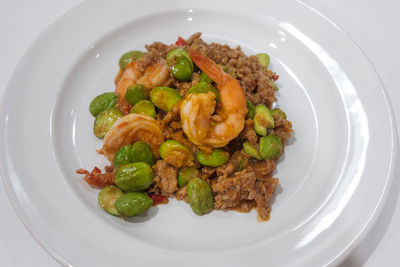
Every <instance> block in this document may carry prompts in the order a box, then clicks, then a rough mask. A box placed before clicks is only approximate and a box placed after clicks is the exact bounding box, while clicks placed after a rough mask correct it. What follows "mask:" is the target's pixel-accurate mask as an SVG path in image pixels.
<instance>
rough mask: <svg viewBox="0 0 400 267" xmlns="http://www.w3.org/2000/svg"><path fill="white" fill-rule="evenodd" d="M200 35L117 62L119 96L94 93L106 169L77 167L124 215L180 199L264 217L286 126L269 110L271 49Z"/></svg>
mask: <svg viewBox="0 0 400 267" xmlns="http://www.w3.org/2000/svg"><path fill="white" fill-rule="evenodd" d="M200 35H201V34H200V33H196V34H194V35H192V36H191V37H190V38H189V39H187V40H184V39H183V38H181V37H179V39H178V41H177V42H176V43H175V44H170V45H166V44H163V43H160V42H154V43H153V44H151V45H147V46H146V49H147V52H141V51H129V52H127V53H125V54H123V55H122V57H121V58H120V60H119V67H120V70H119V72H118V74H117V76H116V78H115V85H116V87H115V92H107V93H103V94H101V95H99V96H97V97H95V98H94V99H93V101H92V102H91V103H90V106H89V111H90V112H91V113H92V115H93V116H95V117H96V119H95V121H94V127H93V131H94V134H95V135H96V136H97V137H98V138H101V139H104V142H103V146H102V148H101V149H100V150H98V152H99V153H101V154H103V155H104V156H105V157H107V159H108V160H109V161H110V163H111V164H110V165H109V166H106V167H105V172H102V171H101V170H100V169H99V168H97V167H95V168H94V169H93V170H92V171H91V172H89V171H87V170H84V169H79V170H77V172H78V173H79V174H84V178H85V181H86V182H87V183H88V184H90V185H92V186H95V187H100V188H103V189H102V190H101V191H100V193H99V197H98V201H99V204H100V205H101V206H102V207H103V208H104V210H106V211H107V212H109V213H110V214H112V215H115V216H120V217H122V218H126V217H131V216H136V215H140V214H143V213H145V212H146V211H147V210H148V209H150V208H151V207H152V206H153V205H157V204H161V203H163V204H165V203H168V198H169V197H176V199H177V200H183V201H185V202H187V203H189V205H190V207H191V208H192V210H193V211H194V212H195V213H196V214H198V215H203V214H207V213H209V212H211V211H212V210H213V209H215V210H227V209H230V210H236V211H241V212H249V211H251V210H252V209H253V208H254V209H255V210H256V211H257V213H258V215H259V218H260V219H262V220H268V219H269V214H270V211H271V205H270V198H271V196H272V195H273V193H274V191H275V188H276V187H277V185H278V183H279V181H278V178H274V177H272V175H273V172H274V169H275V165H276V163H277V160H278V159H279V157H280V156H281V155H282V153H283V149H284V144H285V142H286V141H287V140H288V139H289V138H290V135H291V132H292V125H291V123H290V121H288V120H287V119H286V114H285V113H284V112H283V111H282V110H281V109H279V108H273V105H274V102H276V98H275V92H276V91H277V90H278V87H277V85H276V83H275V81H276V80H277V79H278V78H279V76H278V75H277V74H276V73H274V72H272V71H271V70H270V69H268V66H269V61H270V58H269V56H268V55H267V54H263V53H262V54H257V55H252V56H246V55H245V54H244V53H243V52H242V50H241V48H240V47H237V48H235V49H232V48H230V47H229V46H227V45H222V44H217V43H211V44H208V43H206V42H204V41H203V40H202V39H201V38H200Z"/></svg>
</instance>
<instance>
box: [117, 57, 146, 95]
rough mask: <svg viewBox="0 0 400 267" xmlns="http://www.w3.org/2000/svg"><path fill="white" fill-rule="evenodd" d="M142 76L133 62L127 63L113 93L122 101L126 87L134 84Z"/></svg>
mask: <svg viewBox="0 0 400 267" xmlns="http://www.w3.org/2000/svg"><path fill="white" fill-rule="evenodd" d="M142 75H143V73H142V72H141V71H139V70H138V69H137V67H136V65H135V62H134V61H132V62H131V63H129V64H128V65H127V66H126V68H125V70H124V72H123V73H122V76H121V78H120V79H119V81H118V84H117V87H116V88H115V92H116V93H117V94H118V98H119V99H123V98H124V96H125V93H126V89H127V88H128V86H130V85H133V84H135V83H136V80H137V79H139V77H140V76H142Z"/></svg>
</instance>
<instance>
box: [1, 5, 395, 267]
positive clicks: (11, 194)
mask: <svg viewBox="0 0 400 267" xmlns="http://www.w3.org/2000/svg"><path fill="white" fill-rule="evenodd" d="M88 2H90V1H83V2H81V3H79V4H77V5H74V6H73V7H71V8H70V9H68V10H66V11H65V12H63V13H62V14H61V15H60V16H59V17H57V19H56V20H54V21H53V22H51V23H50V24H49V25H48V26H47V27H45V29H43V30H42V31H41V33H40V34H39V35H38V36H37V37H36V38H35V39H34V40H33V41H32V42H31V43H30V44H29V46H28V48H27V49H26V50H25V51H24V53H23V55H22V57H21V58H20V60H19V61H18V63H17V64H16V67H15V68H14V69H13V70H12V72H11V75H10V76H9V79H8V81H7V83H6V86H5V90H4V91H3V92H2V94H1V96H0V97H1V102H0V103H1V104H0V105H1V107H0V118H4V115H5V113H6V111H5V108H4V107H5V105H4V103H5V101H6V100H5V96H6V94H7V92H8V91H9V87H10V83H11V81H12V80H14V79H15V76H16V73H17V72H18V71H17V70H18V69H19V68H20V66H21V62H22V61H23V60H24V59H25V58H26V57H27V56H28V54H29V52H30V51H31V50H32V47H34V46H35V45H36V44H37V43H39V41H40V40H41V39H42V38H43V37H44V36H45V35H46V33H48V32H49V31H50V30H51V29H52V28H53V27H56V26H57V25H59V24H60V23H62V20H63V19H65V18H66V17H67V16H68V15H69V14H70V13H72V12H73V11H74V10H77V9H80V8H81V7H82V6H84V5H85V4H86V3H88ZM295 2H297V3H299V4H300V5H302V6H303V7H305V8H306V9H308V10H310V11H312V12H313V13H315V14H316V15H318V16H319V17H321V18H323V19H324V20H325V21H326V22H328V23H329V24H330V25H331V26H333V27H334V28H335V29H336V30H337V31H339V32H340V33H341V34H343V35H344V36H345V37H346V38H347V39H348V40H349V41H350V44H351V45H352V46H353V47H354V48H355V49H356V50H357V51H358V52H359V53H360V55H361V57H363V58H364V59H365V60H366V62H367V64H368V67H369V68H371V70H372V71H373V73H374V75H375V78H376V80H377V83H379V85H380V91H381V92H382V95H383V99H384V102H385V108H386V110H387V112H388V115H389V121H390V128H391V137H392V138H391V151H390V152H391V157H390V165H389V169H388V172H387V173H388V175H387V177H385V178H386V179H385V181H386V183H385V186H384V190H383V191H382V194H381V195H380V198H379V201H378V202H377V203H375V208H374V210H373V212H372V213H371V215H370V217H369V220H368V221H366V223H365V226H364V227H363V228H362V229H361V230H360V231H359V233H357V236H356V237H355V238H354V239H353V240H352V242H351V243H350V244H349V245H348V246H347V247H345V248H343V250H342V251H341V252H340V253H339V254H338V255H336V256H335V257H333V258H332V259H331V260H330V261H329V262H327V265H329V264H338V263H340V262H341V261H343V260H344V259H345V258H346V257H347V256H348V255H349V254H350V253H351V251H352V250H353V249H354V248H355V247H356V246H357V245H359V244H360V242H361V241H362V240H363V239H364V238H365V236H366V235H367V234H368V233H369V232H370V230H371V229H372V227H373V226H374V224H375V223H376V221H377V220H378V218H379V214H380V213H381V212H382V209H383V207H384V205H385V203H386V201H387V198H388V194H389V191H390V188H391V185H392V183H393V179H394V172H395V166H396V159H397V158H398V132H397V128H396V121H395V117H394V114H393V108H392V105H391V102H390V100H389V98H388V94H387V89H386V87H385V84H384V83H383V81H382V78H381V77H380V75H379V73H378V72H377V69H376V68H375V66H374V65H373V64H372V62H371V60H370V58H369V57H368V56H367V54H366V53H365V52H364V51H363V50H362V49H361V47H360V46H359V45H358V43H357V42H356V41H355V40H354V39H353V38H352V37H351V36H350V35H349V34H348V33H346V32H345V31H344V30H343V29H342V28H340V27H339V26H338V25H337V24H335V23H334V22H333V21H332V20H331V19H329V18H328V17H327V16H325V15H324V14H323V13H321V12H320V11H318V10H317V9H315V8H313V7H312V6H310V5H308V4H306V3H304V2H303V1H301V0H295ZM377 89H378V88H377ZM4 126H5V121H4V120H2V122H1V124H0V129H2V130H4V129H5V127H4ZM3 134H4V133H2V135H3ZM2 137H3V136H2ZM2 153H3V152H2ZM2 156H3V155H2ZM6 165H7V164H6V163H5V162H3V161H0V174H1V177H2V178H1V180H2V181H3V185H4V187H5V189H6V190H5V191H6V192H7V196H8V198H9V200H10V203H11V205H12V207H13V209H14V211H15V212H16V214H17V216H18V218H19V220H20V221H21V222H22V223H23V225H24V227H25V228H26V229H27V230H28V232H29V233H30V235H31V236H32V237H33V238H34V240H35V241H36V242H37V243H38V244H39V245H40V246H41V247H42V248H43V249H44V250H45V251H46V252H47V253H48V254H50V256H52V257H53V258H54V259H56V260H57V261H58V262H60V263H61V264H64V265H70V263H68V260H67V259H66V258H63V257H62V256H61V255H59V254H58V253H57V252H56V251H55V250H53V248H52V247H51V245H49V244H46V243H47V241H46V240H42V239H41V237H40V235H38V234H36V233H34V231H33V230H32V228H35V227H32V225H29V223H31V222H29V219H27V218H26V214H24V211H23V210H24V209H23V207H22V206H21V203H20V201H19V199H18V197H17V195H16V194H15V191H14V189H13V186H12V185H11V182H10V179H8V178H6V177H7V176H8V171H7V169H8V168H7V166H6ZM31 224H32V223H31Z"/></svg>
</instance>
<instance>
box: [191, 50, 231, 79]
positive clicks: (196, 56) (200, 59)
mask: <svg viewBox="0 0 400 267" xmlns="http://www.w3.org/2000/svg"><path fill="white" fill-rule="evenodd" d="M189 56H190V58H191V59H192V60H193V62H194V63H195V64H196V65H197V67H199V68H200V69H201V70H202V71H203V72H204V73H205V74H207V76H208V77H210V78H211V80H213V81H214V82H215V83H216V84H222V83H223V82H224V81H225V80H226V78H227V77H226V76H227V75H225V72H224V71H223V70H222V68H221V67H220V66H218V65H217V64H215V62H214V61H212V60H211V59H209V58H208V57H207V56H206V55H204V54H202V53H199V52H190V53H189Z"/></svg>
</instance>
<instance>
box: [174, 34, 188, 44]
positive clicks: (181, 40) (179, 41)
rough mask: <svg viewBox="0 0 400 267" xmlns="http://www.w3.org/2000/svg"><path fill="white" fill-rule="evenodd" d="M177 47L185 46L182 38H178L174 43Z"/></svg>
mask: <svg viewBox="0 0 400 267" xmlns="http://www.w3.org/2000/svg"><path fill="white" fill-rule="evenodd" d="M175 44H176V45H177V46H185V45H186V41H185V39H183V38H182V37H180V36H179V37H178V41H176V43H175Z"/></svg>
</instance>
